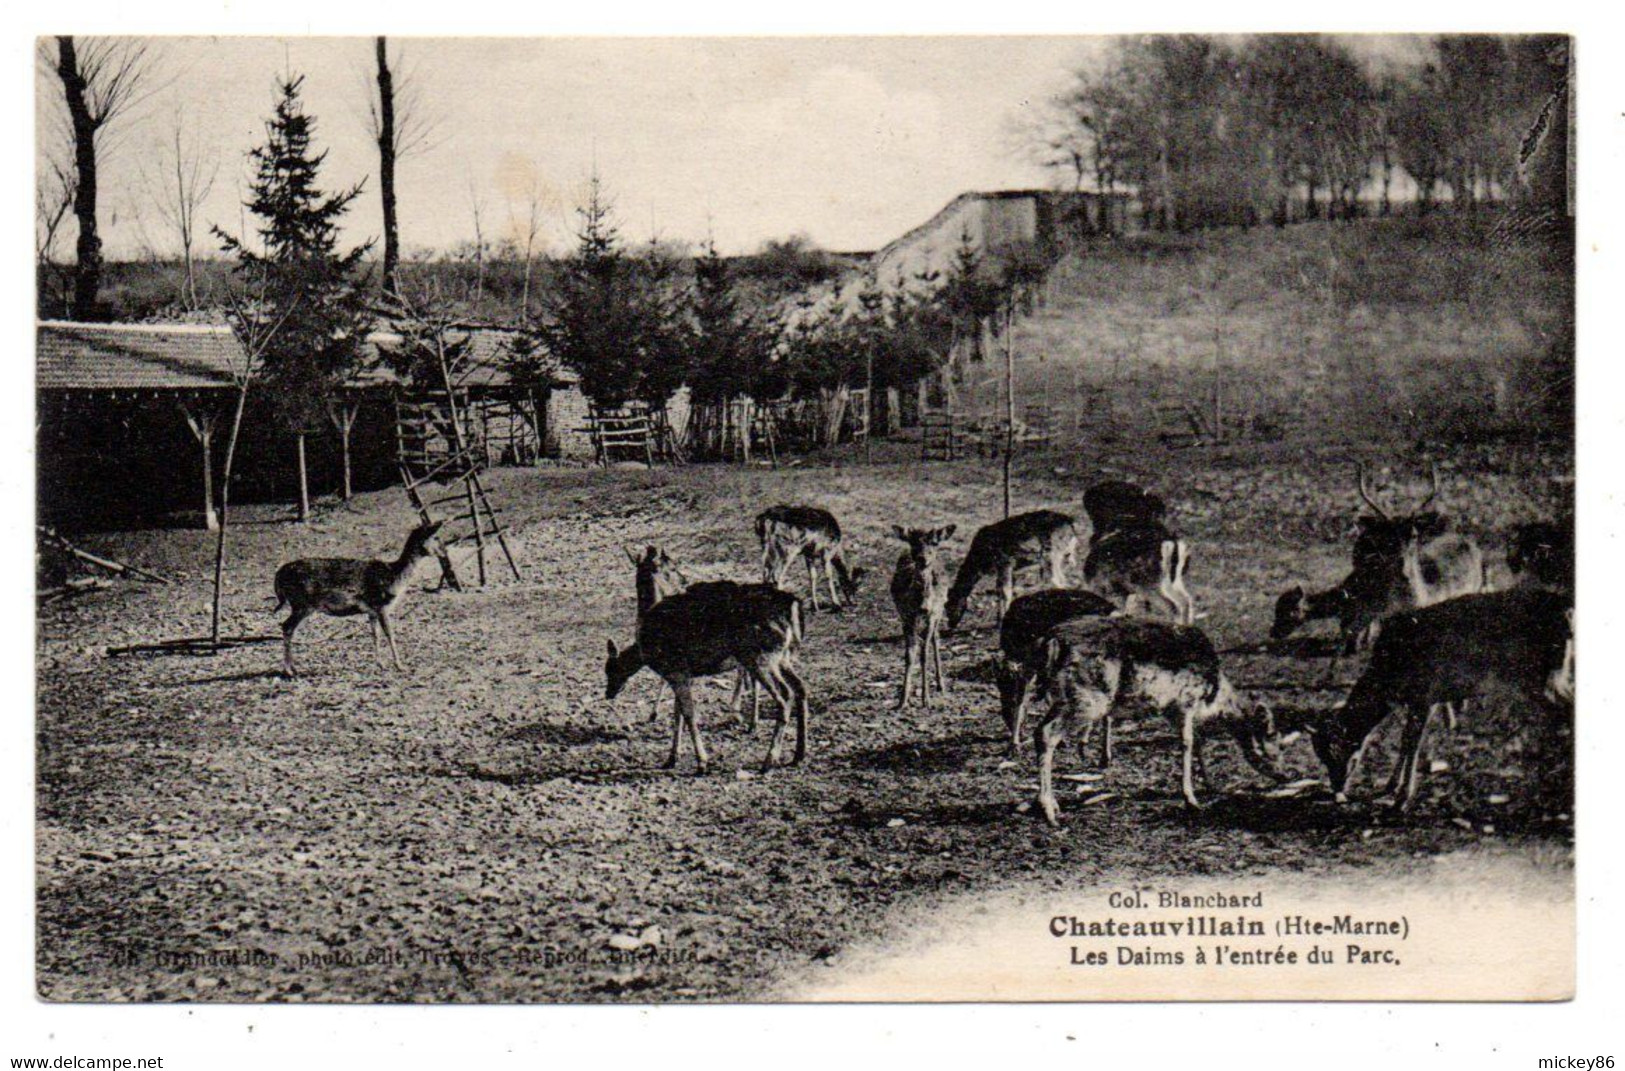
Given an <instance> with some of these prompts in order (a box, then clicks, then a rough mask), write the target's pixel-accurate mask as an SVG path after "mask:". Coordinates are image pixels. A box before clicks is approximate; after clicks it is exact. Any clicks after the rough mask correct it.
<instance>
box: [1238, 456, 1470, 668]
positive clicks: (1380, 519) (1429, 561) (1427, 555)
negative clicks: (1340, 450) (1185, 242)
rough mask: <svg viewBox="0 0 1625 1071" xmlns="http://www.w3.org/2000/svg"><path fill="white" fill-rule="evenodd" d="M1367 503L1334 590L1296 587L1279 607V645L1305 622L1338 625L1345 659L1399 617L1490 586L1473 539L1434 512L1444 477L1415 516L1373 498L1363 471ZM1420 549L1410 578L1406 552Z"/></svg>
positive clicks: (1359, 475)
mask: <svg viewBox="0 0 1625 1071" xmlns="http://www.w3.org/2000/svg"><path fill="white" fill-rule="evenodd" d="M1355 475H1356V485H1357V487H1358V489H1359V495H1360V499H1361V500H1362V501H1363V502H1364V503H1365V504H1366V505H1367V506H1369V507H1370V509H1371V511H1372V512H1371V514H1368V515H1362V516H1360V517H1359V518H1358V520H1357V522H1356V523H1357V524H1358V531H1357V533H1356V535H1355V539H1354V553H1353V564H1352V567H1351V568H1350V570H1349V573H1348V575H1347V576H1346V577H1344V578H1343V580H1342V582H1340V583H1339V584H1337V585H1336V586H1335V587H1332V588H1328V589H1326V590H1324V591H1317V592H1309V591H1306V590H1305V589H1304V587H1303V585H1302V584H1296V585H1294V586H1293V587H1292V588H1290V589H1288V590H1287V591H1285V592H1283V593H1282V594H1281V596H1280V598H1278V599H1277V600H1276V602H1275V621H1274V624H1273V625H1272V626H1271V628H1270V638H1271V639H1272V640H1281V639H1285V638H1286V637H1287V636H1290V635H1291V634H1292V633H1293V632H1294V631H1295V630H1296V629H1298V628H1299V627H1300V626H1302V625H1304V624H1305V623H1307V622H1309V621H1313V620H1317V619H1323V618H1335V619H1336V620H1337V623H1338V632H1339V635H1340V637H1341V640H1342V652H1343V653H1344V654H1352V653H1354V652H1355V651H1358V650H1363V649H1365V648H1367V647H1369V646H1370V645H1371V643H1372V642H1373V641H1374V640H1375V638H1376V635H1377V632H1378V630H1379V628H1380V625H1379V622H1380V621H1381V619H1382V617H1383V616H1384V615H1385V614H1388V613H1391V612H1393V611H1395V610H1400V609H1407V608H1412V607H1417V606H1426V605H1430V604H1432V603H1435V602H1439V601H1442V600H1444V599H1448V598H1454V597H1456V596H1459V595H1464V594H1470V593H1473V592H1478V591H1483V590H1484V589H1485V587H1486V578H1485V570H1484V555H1483V553H1482V552H1481V551H1480V550H1479V548H1478V545H1477V544H1476V543H1474V542H1473V541H1472V540H1471V539H1469V538H1467V537H1466V536H1462V535H1458V534H1456V533H1454V532H1451V531H1450V521H1449V519H1448V518H1446V517H1444V516H1443V515H1442V514H1439V513H1437V512H1434V511H1433V510H1431V509H1430V507H1431V506H1432V505H1433V502H1434V500H1435V499H1437V498H1438V497H1439V470H1438V468H1437V467H1434V468H1433V469H1432V470H1431V481H1432V487H1431V490H1430V491H1429V493H1428V495H1427V497H1426V498H1424V499H1423V500H1422V501H1421V503H1420V504H1418V505H1417V506H1416V507H1415V509H1413V510H1412V511H1411V512H1410V513H1406V514H1392V513H1389V511H1388V510H1387V509H1385V508H1384V507H1383V506H1382V505H1381V504H1380V503H1378V502H1377V500H1376V499H1375V498H1374V497H1373V496H1372V494H1371V490H1370V488H1369V487H1368V486H1367V484H1366V475H1365V468H1364V466H1360V465H1357V466H1356V468H1355ZM1412 545H1414V547H1415V556H1414V558H1415V560H1414V565H1413V566H1412V567H1410V568H1409V572H1407V566H1406V564H1405V562H1406V548H1407V547H1410V546H1412Z"/></svg>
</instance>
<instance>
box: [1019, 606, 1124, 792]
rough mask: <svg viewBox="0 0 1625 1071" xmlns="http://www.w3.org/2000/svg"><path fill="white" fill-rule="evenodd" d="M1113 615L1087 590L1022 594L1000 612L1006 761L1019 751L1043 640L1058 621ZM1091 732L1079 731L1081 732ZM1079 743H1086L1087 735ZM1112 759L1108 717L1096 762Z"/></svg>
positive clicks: (1106, 762)
mask: <svg viewBox="0 0 1625 1071" xmlns="http://www.w3.org/2000/svg"><path fill="white" fill-rule="evenodd" d="M1116 611H1117V604H1116V603H1114V602H1112V601H1111V600H1110V599H1108V598H1105V597H1104V596H1101V595H1096V594H1095V593H1094V592H1092V591H1081V590H1078V589H1076V588H1047V589H1045V590H1043V591H1031V592H1028V593H1027V594H1025V595H1022V596H1021V597H1020V598H1018V599H1016V601H1014V602H1012V603H1011V604H1010V608H1009V609H1008V610H1006V611H1005V612H1004V620H1003V621H1002V622H1001V623H1000V624H999V653H1000V657H999V662H998V679H999V716H1000V717H1001V718H1002V719H1003V720H1004V727H1005V730H1006V731H1007V732H1008V734H1009V736H1010V747H1009V752H1008V753H1009V755H1010V757H1011V758H1014V757H1015V756H1016V754H1017V753H1018V752H1019V751H1020V748H1021V727H1022V722H1023V720H1024V719H1025V717H1026V707H1027V689H1028V687H1029V686H1031V684H1032V681H1033V678H1034V677H1035V676H1037V675H1038V671H1039V670H1040V669H1041V668H1043V664H1044V652H1045V648H1044V643H1043V641H1044V637H1045V636H1046V635H1048V634H1049V632H1050V630H1052V629H1053V628H1055V626H1057V625H1059V624H1061V623H1063V622H1066V621H1073V620H1076V619H1078V618H1082V617H1108V616H1110V615H1111V614H1113V613H1115V612H1116ZM1040 698H1042V697H1040ZM1090 728H1091V726H1085V727H1084V731H1085V733H1086V734H1087V732H1088V731H1089V729H1090ZM1083 743H1085V744H1087V743H1088V737H1087V735H1086V736H1085V737H1084V740H1083ZM1080 746H1081V745H1080ZM1111 761H1112V723H1111V720H1110V719H1109V718H1108V719H1105V724H1103V725H1102V726H1101V746H1100V764H1101V765H1102V766H1109V765H1111Z"/></svg>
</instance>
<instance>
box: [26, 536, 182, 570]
mask: <svg viewBox="0 0 1625 1071" xmlns="http://www.w3.org/2000/svg"><path fill="white" fill-rule="evenodd" d="M34 528H35V530H36V531H37V532H38V533H39V537H40V538H41V539H43V540H45V542H47V543H49V544H51V545H52V546H53V547H56V548H58V549H60V550H63V551H66V552H67V553H69V554H72V555H73V556H74V557H75V558H78V559H79V560H81V561H86V562H89V563H90V564H91V565H99V566H101V567H102V568H103V569H106V570H108V571H110V572H114V573H118V574H119V575H121V576H122V575H124V574H126V573H128V574H129V575H130V576H138V577H140V578H141V579H143V580H151V581H152V582H153V583H155V584H168V583H169V580H168V578H166V577H162V576H159V575H158V574H157V573H149V572H147V571H146V570H145V569H139V568H137V567H136V566H133V565H129V564H127V563H125V562H121V561H115V560H114V559H112V558H103V557H101V556H99V555H96V554H92V553H90V551H88V550H84V549H81V548H80V547H76V546H74V545H73V544H72V543H70V542H69V541H68V540H67V539H66V538H64V537H63V536H60V535H58V534H57V533H56V531H55V530H54V529H51V528H47V527H46V526H45V525H43V524H36V525H35V526H34Z"/></svg>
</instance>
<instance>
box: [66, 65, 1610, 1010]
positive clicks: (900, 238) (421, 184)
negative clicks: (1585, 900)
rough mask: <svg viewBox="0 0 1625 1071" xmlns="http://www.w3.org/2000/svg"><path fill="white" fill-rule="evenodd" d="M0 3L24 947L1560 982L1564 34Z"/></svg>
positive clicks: (1030, 992)
mask: <svg viewBox="0 0 1625 1071" xmlns="http://www.w3.org/2000/svg"><path fill="white" fill-rule="evenodd" d="M35 51H36V71H35V92H36V101H35V115H36V119H37V135H36V144H35V153H36V166H35V171H36V178H37V191H36V202H35V204H36V214H35V224H36V226H35V240H36V245H35V274H36V281H37V290H36V312H35V316H36V321H37V322H36V327H35V332H34V337H35V365H34V388H35V399H36V401H35V406H36V409H35V421H36V435H37V466H38V468H37V525H36V532H35V535H36V587H37V609H36V614H37V640H36V648H35V657H36V678H37V680H36V683H37V710H36V715H35V716H36V723H37V724H36V729H37V752H36V778H37V794H36V807H37V809H36V812H35V846H36V856H35V883H36V886H35V896H36V901H35V908H36V914H37V932H36V945H35V951H36V960H35V984H36V990H37V993H38V995H39V997H40V998H41V999H42V1000H44V1001H47V1002H53V1003H55V1002H64V1003H81V1002H133V1003H153V1002H229V1003H238V1004H244V1003H247V1004H254V1003H261V1002H273V1003H283V1002H317V1003H380V1002H409V1003H575V1004H582V1003H587V1004H592V1003H644V1004H667V1003H693V1002H711V1003H773V1002H796V1003H818V1002H939V1001H976V1002H996V1001H1077V1002H1095V1001H1235V1000H1328V1001H1411V1000H1459V1001H1563V1000H1567V999H1569V998H1571V997H1572V996H1573V995H1574V993H1575V944H1576V933H1575V892H1574V873H1575V846H1574V829H1575V805H1574V791H1573V790H1574V778H1573V771H1574V754H1575V747H1574V703H1575V696H1576V688H1575V677H1576V672H1577V666H1576V660H1575V635H1576V629H1577V627H1578V625H1577V621H1576V617H1575V613H1574V605H1575V602H1574V590H1575V571H1574V570H1575V550H1574V547H1575V529H1574V519H1573V518H1574V493H1575V482H1574V478H1575V442H1576V434H1575V427H1576V425H1575V282H1576V272H1575V230H1574V228H1575V200H1576V199H1575V180H1574V174H1575V172H1574V163H1573V162H1574V159H1575V149H1576V123H1575V118H1574V117H1575V114H1576V113H1575V103H1574V95H1575V94H1574V86H1575V63H1576V55H1575V49H1574V46H1573V41H1572V39H1570V38H1568V37H1564V36H1552V35H1547V36H1540V35H1488V34H1479V35H1472V34H1433V35H1413V36H1406V35H1386V36H1381V35H1336V34H1269V33H1252V34H1226V35H1209V36H1204V35H1188V34H1187V35H1178V34H1159V35H1150V36H1133V37H1126V36H1125V37H1110V36H1100V37H1059V36H1052V37H928V36H922V37H798V38H771V37H764V38H707V37H688V38H659V37H655V38H524V37H505V38H480V37H467V38H450V37H447V38H432V37H405V38H397V37H392V36H391V37H376V38H372V37H288V38H270V37H223V38H203V37H195V38H194V37H147V38H133V37H94V36H62V37H43V38H40V39H38V40H37V42H36V44H35Z"/></svg>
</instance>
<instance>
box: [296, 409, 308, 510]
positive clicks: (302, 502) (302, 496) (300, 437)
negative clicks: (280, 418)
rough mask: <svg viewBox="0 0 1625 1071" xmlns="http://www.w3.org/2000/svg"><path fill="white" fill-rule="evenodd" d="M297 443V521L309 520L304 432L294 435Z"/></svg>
mask: <svg viewBox="0 0 1625 1071" xmlns="http://www.w3.org/2000/svg"><path fill="white" fill-rule="evenodd" d="M294 440H295V441H296V442H297V443H298V444H299V523H300V524H303V523H305V522H306V521H308V520H310V480H309V478H308V477H307V476H306V474H305V433H304V432H302V431H301V432H299V433H298V434H297V435H296V436H294Z"/></svg>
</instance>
